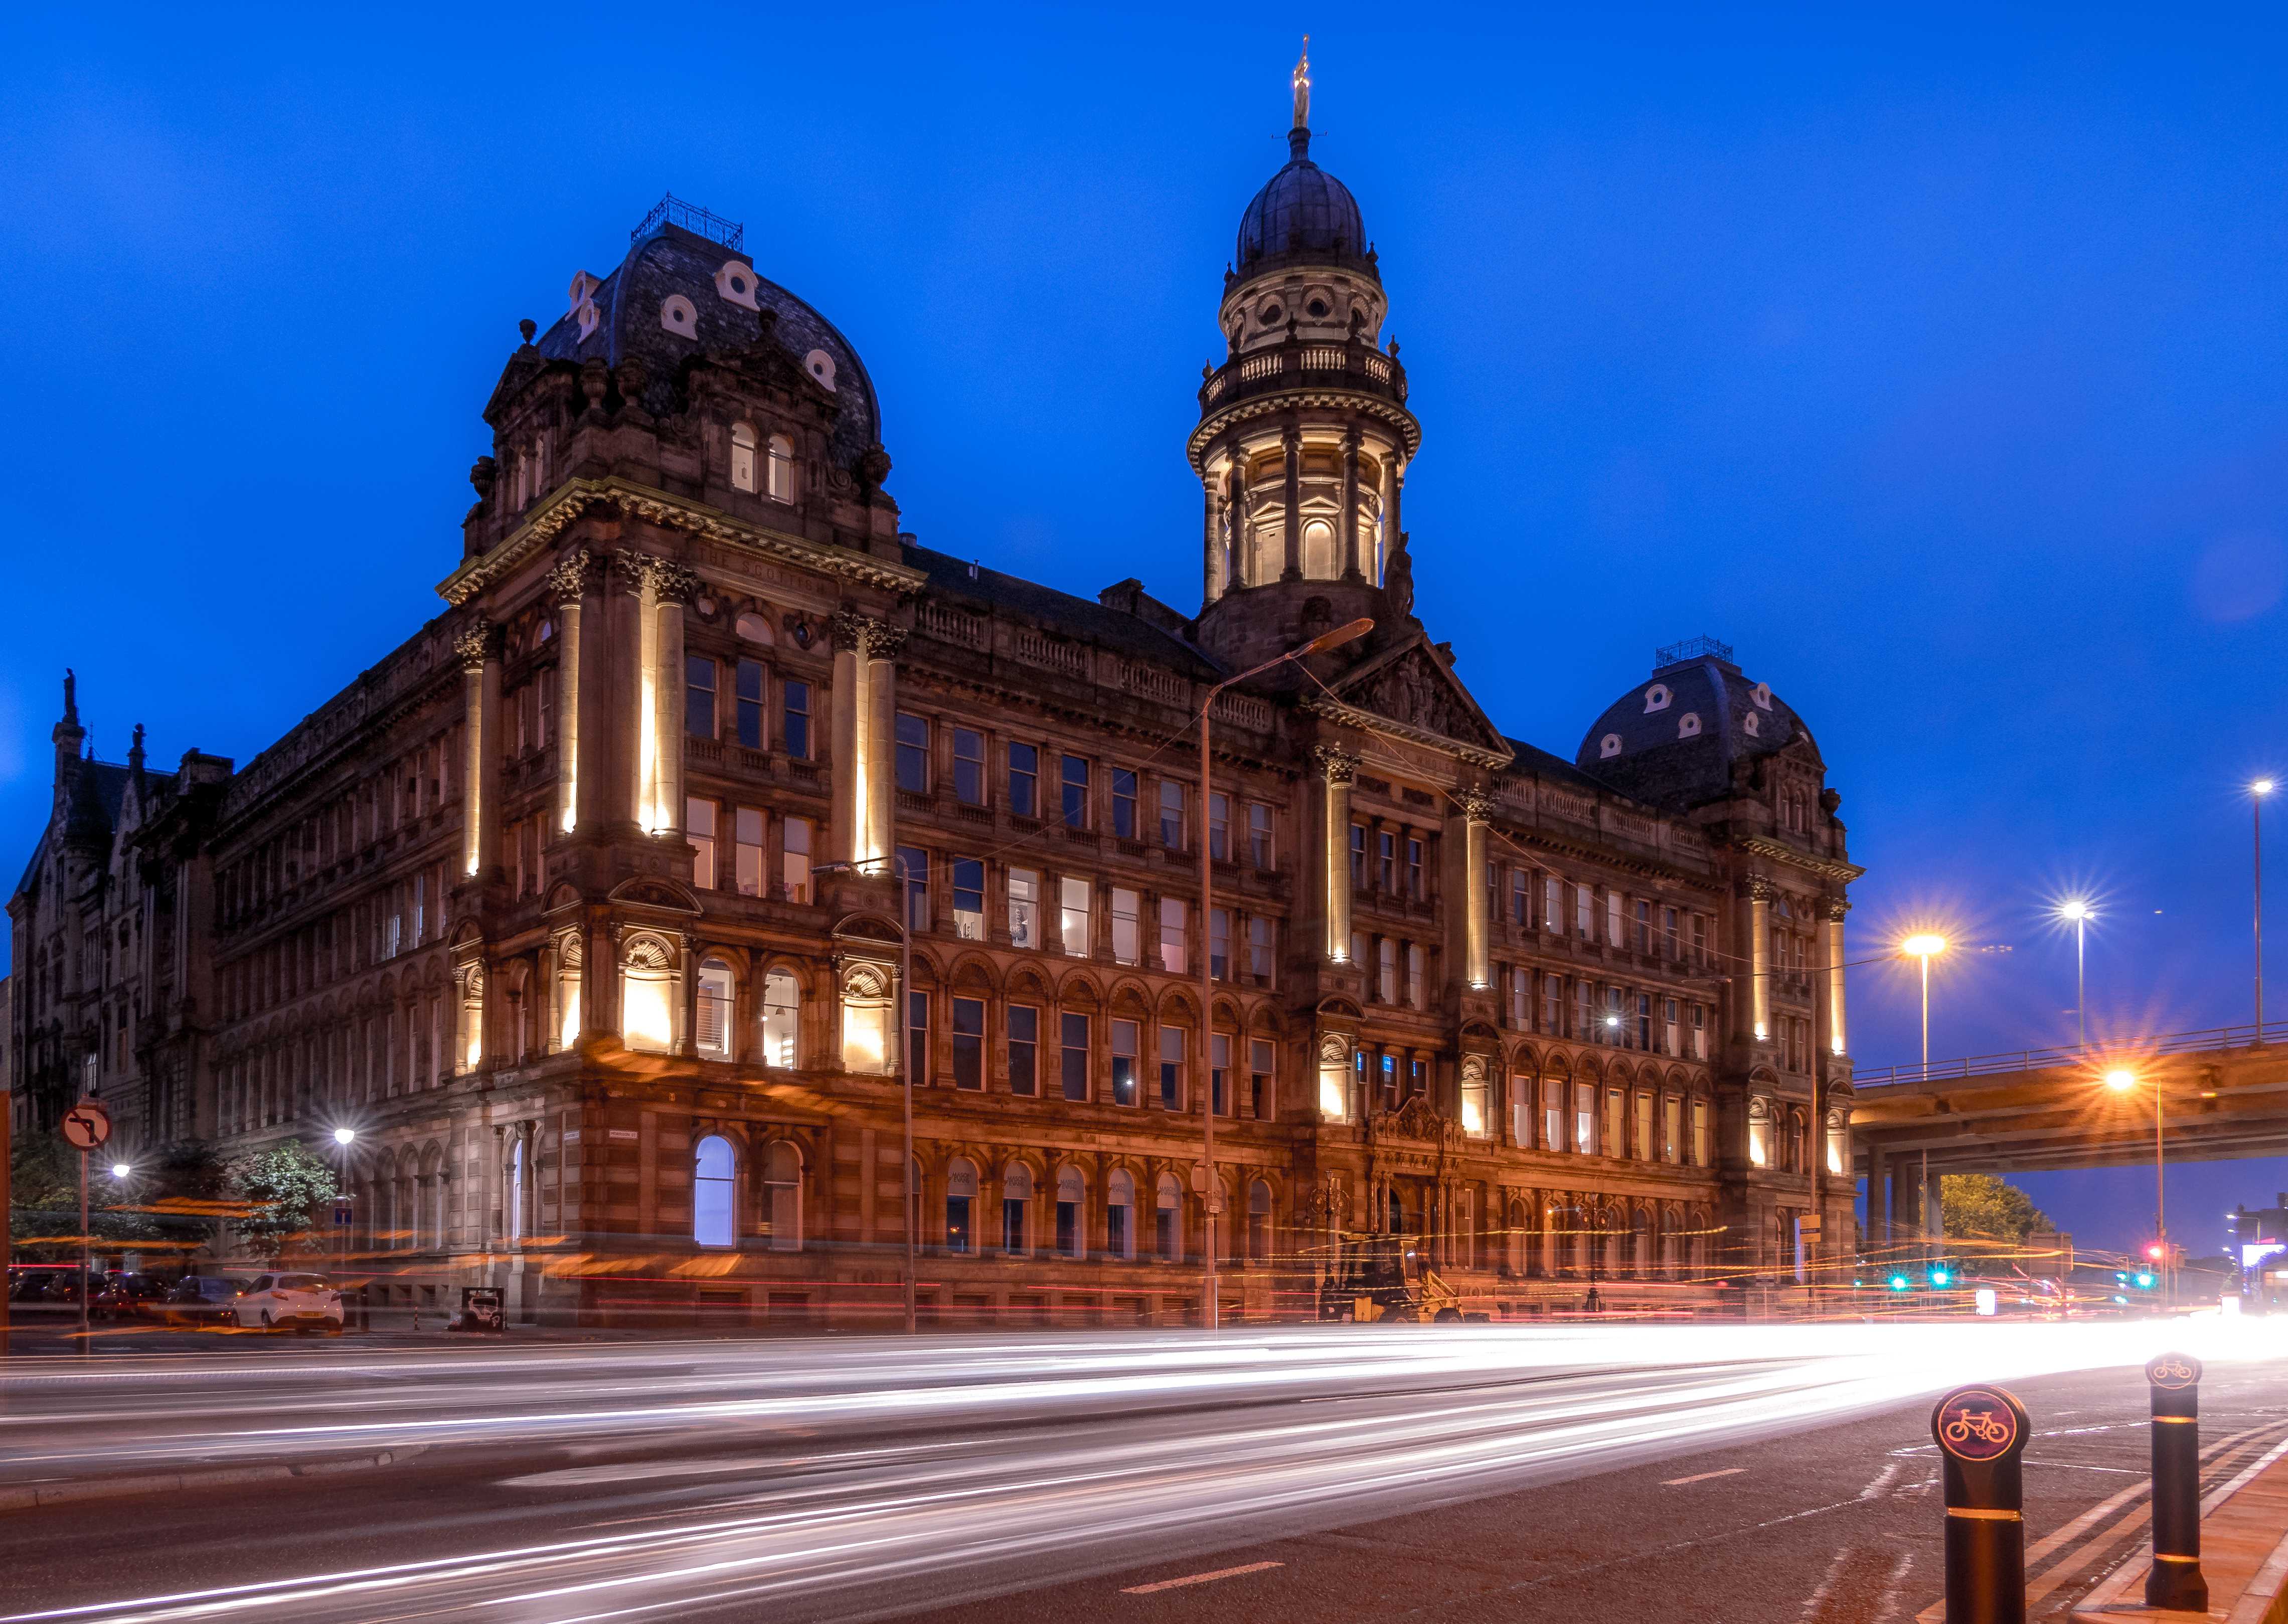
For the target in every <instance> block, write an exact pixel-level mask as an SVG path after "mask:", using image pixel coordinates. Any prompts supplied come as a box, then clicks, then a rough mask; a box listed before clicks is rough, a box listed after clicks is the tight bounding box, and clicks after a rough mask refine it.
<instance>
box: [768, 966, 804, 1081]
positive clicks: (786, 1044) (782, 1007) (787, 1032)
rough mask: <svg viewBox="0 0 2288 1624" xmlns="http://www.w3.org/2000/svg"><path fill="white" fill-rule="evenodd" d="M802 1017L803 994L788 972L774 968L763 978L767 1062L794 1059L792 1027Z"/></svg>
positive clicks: (777, 1063) (784, 1063) (773, 1063)
mask: <svg viewBox="0 0 2288 1624" xmlns="http://www.w3.org/2000/svg"><path fill="white" fill-rule="evenodd" d="M801 1018H802V994H801V992H800V991H799V990H798V988H797V986H796V984H795V978H794V976H793V975H792V973H791V972H790V971H787V970H772V971H771V972H770V973H769V974H767V975H766V976H765V977H764V978H763V1053H762V1061H763V1064H764V1065H765V1066H793V1065H794V1063H795V1028H796V1026H798V1024H799V1022H800V1020H801Z"/></svg>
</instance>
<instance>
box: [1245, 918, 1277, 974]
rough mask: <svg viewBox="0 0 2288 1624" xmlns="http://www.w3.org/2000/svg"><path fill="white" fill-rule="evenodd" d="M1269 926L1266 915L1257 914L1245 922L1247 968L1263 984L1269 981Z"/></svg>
mask: <svg viewBox="0 0 2288 1624" xmlns="http://www.w3.org/2000/svg"><path fill="white" fill-rule="evenodd" d="M1271 926H1272V922H1271V919H1270V917H1269V915H1264V914H1257V915H1253V916H1252V917H1251V918H1250V919H1249V920H1248V922H1247V970H1248V973H1249V974H1250V975H1251V976H1253V977H1254V978H1256V979H1257V980H1258V981H1259V982H1261V983H1263V984H1264V985H1265V986H1269V985H1270V983H1271Z"/></svg>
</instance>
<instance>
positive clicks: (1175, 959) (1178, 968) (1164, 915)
mask: <svg viewBox="0 0 2288 1624" xmlns="http://www.w3.org/2000/svg"><path fill="white" fill-rule="evenodd" d="M1187 910H1188V904H1187V903H1186V902H1185V901H1184V899H1182V898H1181V897H1163V898H1161V899H1160V968H1161V969H1162V970H1166V971H1167V972H1168V973H1169V974H1170V975H1172V976H1180V975H1182V974H1184V973H1185V971H1184V966H1185V962H1186V959H1185V953H1184V945H1185V942H1186V940H1187V939H1188V937H1189V935H1190V930H1189V923H1188V918H1187Z"/></svg>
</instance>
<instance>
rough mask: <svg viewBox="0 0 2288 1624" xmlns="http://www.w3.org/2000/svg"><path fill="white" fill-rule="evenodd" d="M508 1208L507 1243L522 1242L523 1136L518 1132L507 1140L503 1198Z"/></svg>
mask: <svg viewBox="0 0 2288 1624" xmlns="http://www.w3.org/2000/svg"><path fill="white" fill-rule="evenodd" d="M504 1205H505V1206H506V1207H507V1208H508V1213H507V1218H508V1224H507V1227H508V1243H509V1245H511V1246H521V1245H523V1244H524V1136H523V1135H521V1134H519V1135H518V1136H517V1137H515V1138H514V1139H512V1140H511V1141H510V1142H509V1147H508V1192H507V1196H506V1198H505V1200H504Z"/></svg>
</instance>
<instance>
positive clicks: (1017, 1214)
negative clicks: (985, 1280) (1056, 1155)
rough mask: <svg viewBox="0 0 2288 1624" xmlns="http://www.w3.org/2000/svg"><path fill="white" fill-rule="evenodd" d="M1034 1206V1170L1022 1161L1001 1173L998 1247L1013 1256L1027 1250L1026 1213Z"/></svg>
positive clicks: (1013, 1163)
mask: <svg viewBox="0 0 2288 1624" xmlns="http://www.w3.org/2000/svg"><path fill="white" fill-rule="evenodd" d="M1032 1206H1033V1170H1032V1169H1031V1168H1029V1167H1027V1166H1026V1165H1025V1164H1024V1163H1023V1162H1021V1161H1013V1162H1011V1163H1010V1164H1009V1169H1008V1171H1007V1172H1005V1173H1004V1174H1003V1175H1002V1176H1001V1249H1002V1250H1003V1251H1005V1252H1006V1253H1008V1254H1009V1256H1012V1257H1022V1256H1024V1255H1025V1253H1026V1250H1027V1247H1026V1240H1027V1239H1028V1237H1027V1235H1026V1233H1025V1229H1026V1224H1025V1220H1026V1216H1027V1215H1028V1214H1029V1212H1030V1211H1031V1210H1032Z"/></svg>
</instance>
